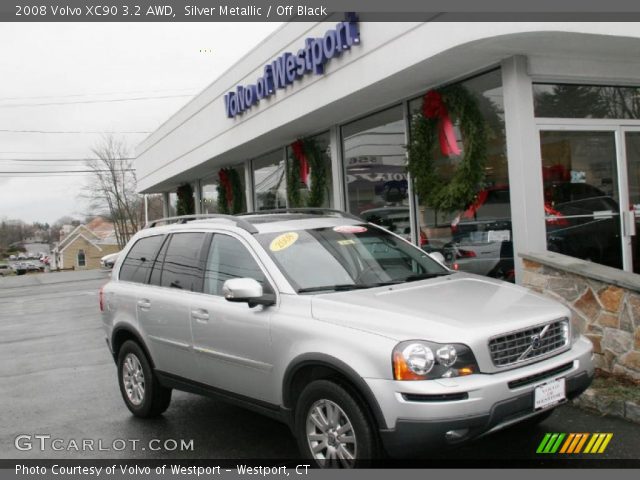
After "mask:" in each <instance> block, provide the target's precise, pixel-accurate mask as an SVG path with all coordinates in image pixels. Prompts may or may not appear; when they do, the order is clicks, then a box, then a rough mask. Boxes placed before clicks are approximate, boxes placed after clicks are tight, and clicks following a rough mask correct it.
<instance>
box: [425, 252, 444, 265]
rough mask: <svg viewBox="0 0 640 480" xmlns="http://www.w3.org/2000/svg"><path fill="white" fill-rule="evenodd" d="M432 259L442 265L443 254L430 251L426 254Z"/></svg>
mask: <svg viewBox="0 0 640 480" xmlns="http://www.w3.org/2000/svg"><path fill="white" fill-rule="evenodd" d="M428 255H429V256H430V257H431V258H432V259H433V260H435V261H436V262H438V263H441V264H442V265H444V255H442V254H441V253H440V252H431V253H429V254H428Z"/></svg>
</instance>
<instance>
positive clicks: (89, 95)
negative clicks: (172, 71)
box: [0, 87, 197, 101]
mask: <svg viewBox="0 0 640 480" xmlns="http://www.w3.org/2000/svg"><path fill="white" fill-rule="evenodd" d="M195 90H197V89H196V88H195V87H192V88H165V89H162V90H133V91H128V92H104V93H72V94H68V95H39V96H35V97H33V96H32V97H1V98H0V101H6V100H40V99H43V98H72V97H92V96H95V97H99V96H103V95H133V94H137V93H161V92H185V91H189V92H192V91H195ZM194 95H195V93H194Z"/></svg>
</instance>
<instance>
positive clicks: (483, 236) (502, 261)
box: [443, 182, 622, 280]
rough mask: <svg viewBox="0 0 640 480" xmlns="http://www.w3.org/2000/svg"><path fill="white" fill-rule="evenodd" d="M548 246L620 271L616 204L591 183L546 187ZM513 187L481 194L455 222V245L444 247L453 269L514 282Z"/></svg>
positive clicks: (492, 189) (493, 189) (545, 205)
mask: <svg viewBox="0 0 640 480" xmlns="http://www.w3.org/2000/svg"><path fill="white" fill-rule="evenodd" d="M544 213H545V225H546V231H547V248H548V249H549V250H551V251H556V252H559V253H563V254H565V255H569V256H573V257H576V258H582V259H585V260H591V261H593V262H596V263H600V264H603V265H609V266H612V267H617V268H620V267H621V262H622V251H621V243H620V221H619V206H618V203H617V202H616V201H615V200H614V199H613V198H611V197H610V196H607V195H606V194H605V192H603V191H602V190H600V189H598V188H597V187H594V186H592V185H589V184H587V183H569V182H548V183H547V184H546V185H545V203H544ZM511 232H512V227H511V204H510V200H509V188H508V187H506V186H496V187H489V188H486V189H483V190H481V191H480V192H479V193H478V195H477V196H476V199H475V201H474V202H473V203H472V204H471V205H470V206H469V207H468V208H466V209H465V210H464V211H462V212H459V213H458V214H457V215H456V216H455V218H454V220H453V221H452V222H451V243H449V244H448V245H446V246H445V247H444V249H443V254H444V257H445V259H446V261H447V264H448V265H452V266H453V267H454V268H455V269H457V270H461V271H466V272H471V273H477V274H479V275H487V276H490V277H494V278H501V279H504V280H512V279H513V240H512V238H511Z"/></svg>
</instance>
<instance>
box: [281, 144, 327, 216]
mask: <svg viewBox="0 0 640 480" xmlns="http://www.w3.org/2000/svg"><path fill="white" fill-rule="evenodd" d="M287 163H288V168H287V199H288V200H289V206H290V207H292V208H296V207H321V206H322V205H323V203H324V201H325V196H326V193H327V164H326V162H325V159H324V154H323V151H322V149H321V148H320V147H319V145H318V142H317V141H316V140H314V139H313V138H307V139H301V140H296V141H295V142H293V143H292V144H291V145H290V148H289V161H288V162H287ZM309 174H311V181H310V179H309ZM309 183H311V185H309ZM301 188H302V189H304V188H306V189H308V191H309V194H308V195H306V199H303V198H302V195H301V193H300V189H301Z"/></svg>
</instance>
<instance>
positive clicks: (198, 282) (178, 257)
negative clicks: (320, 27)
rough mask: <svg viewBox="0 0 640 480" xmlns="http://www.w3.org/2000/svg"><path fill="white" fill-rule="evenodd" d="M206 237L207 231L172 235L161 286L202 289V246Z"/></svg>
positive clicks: (165, 258) (165, 257)
mask: <svg viewBox="0 0 640 480" xmlns="http://www.w3.org/2000/svg"><path fill="white" fill-rule="evenodd" d="M205 238H206V234H205V233H188V232H187V233H174V234H173V235H171V238H170V239H169V245H168V246H167V252H166V254H165V256H164V263H163V265H162V274H161V277H160V286H161V287H170V288H179V289H182V290H187V291H191V292H201V291H202V274H203V271H204V261H203V258H202V246H203V243H204V240H205Z"/></svg>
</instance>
